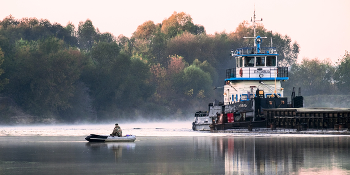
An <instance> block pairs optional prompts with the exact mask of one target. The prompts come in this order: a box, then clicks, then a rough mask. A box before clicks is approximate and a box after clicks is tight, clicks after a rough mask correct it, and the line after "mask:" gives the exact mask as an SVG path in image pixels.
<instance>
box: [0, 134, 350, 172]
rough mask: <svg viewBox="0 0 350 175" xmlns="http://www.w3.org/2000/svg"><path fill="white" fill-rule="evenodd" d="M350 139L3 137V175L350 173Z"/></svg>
mask: <svg viewBox="0 0 350 175" xmlns="http://www.w3.org/2000/svg"><path fill="white" fill-rule="evenodd" d="M349 144H350V139H349V137H344V136H332V137H281V136H279V137H233V136H223V137H215V136H188V137H183V136H173V137H164V136H162V137H157V136H152V137H150V136H144V137H137V140H136V141H135V142H134V143H89V142H86V141H85V140H84V139H83V137H80V136H70V137H55V136H4V137H0V149H1V151H0V174H1V175H2V174H11V175H13V174H350V153H349V150H348V147H349Z"/></svg>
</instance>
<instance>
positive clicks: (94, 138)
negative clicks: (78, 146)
mask: <svg viewBox="0 0 350 175" xmlns="http://www.w3.org/2000/svg"><path fill="white" fill-rule="evenodd" d="M85 140H87V141H89V142H134V141H135V140H136V136H135V135H126V136H123V137H118V136H109V135H96V134H90V135H89V136H87V137H85Z"/></svg>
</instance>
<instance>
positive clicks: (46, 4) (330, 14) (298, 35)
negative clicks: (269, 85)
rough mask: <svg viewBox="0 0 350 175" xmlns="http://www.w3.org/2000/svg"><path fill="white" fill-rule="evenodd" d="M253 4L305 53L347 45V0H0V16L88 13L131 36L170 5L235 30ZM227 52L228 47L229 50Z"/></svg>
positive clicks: (211, 26) (210, 25) (56, 18)
mask: <svg viewBox="0 0 350 175" xmlns="http://www.w3.org/2000/svg"><path fill="white" fill-rule="evenodd" d="M254 5H255V11H256V16H257V18H259V19H260V18H263V22H262V24H263V25H264V26H265V28H266V29H267V30H272V31H273V32H278V33H280V34H282V35H288V36H290V37H291V39H292V40H293V41H296V42H298V43H299V45H300V49H301V50H300V55H299V60H301V59H302V58H304V57H307V58H319V59H321V60H323V59H326V58H330V59H331V60H332V61H333V62H336V61H337V60H338V59H339V58H342V56H343V55H344V54H345V50H347V51H350V0H322V1H320V0H244V1H242V0H239V1H238V0H230V1H229V0H215V1H206V0H198V1H197V0H176V1H166V0H128V1H126V0H124V1H117V0H113V1H112V0H105V1H103V0H102V1H96V0H94V1H92V0H91V1H90V0H60V1H50V0H3V2H1V10H0V20H2V19H4V18H5V17H6V16H9V15H10V14H11V15H12V16H14V17H15V18H16V19H21V18H23V17H29V18H30V17H35V18H38V19H48V20H49V21H50V22H51V23H54V22H57V23H60V24H61V25H63V26H66V25H67V23H68V22H72V23H73V24H74V25H75V27H76V28H77V27H78V24H79V22H80V21H85V20H86V19H90V20H92V22H93V25H94V26H95V27H97V28H99V30H100V32H102V33H103V32H110V33H112V34H113V35H114V36H116V37H117V36H119V35H120V34H122V35H125V36H127V37H130V36H131V34H132V33H133V32H134V31H135V30H136V28H137V26H139V25H141V24H142V23H144V22H145V21H148V20H152V21H153V22H154V23H161V22H162V21H163V20H164V19H165V18H168V17H170V16H171V15H172V14H173V12H174V11H176V12H185V13H187V14H189V15H191V17H192V19H193V22H194V23H195V24H200V25H203V26H204V27H205V29H206V32H207V34H214V33H215V32H222V31H226V32H227V33H228V32H232V31H235V29H236V27H237V26H238V24H239V23H241V22H243V21H244V20H247V21H250V18H251V17H252V16H253V12H254ZM228 52H230V51H228Z"/></svg>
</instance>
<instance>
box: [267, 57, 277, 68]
mask: <svg viewBox="0 0 350 175" xmlns="http://www.w3.org/2000/svg"><path fill="white" fill-rule="evenodd" d="M266 66H276V56H267V57H266Z"/></svg>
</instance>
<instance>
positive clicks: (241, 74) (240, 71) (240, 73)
mask: <svg viewBox="0 0 350 175" xmlns="http://www.w3.org/2000/svg"><path fill="white" fill-rule="evenodd" d="M239 76H241V77H242V76H243V70H242V68H241V69H240V70H239Z"/></svg>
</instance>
